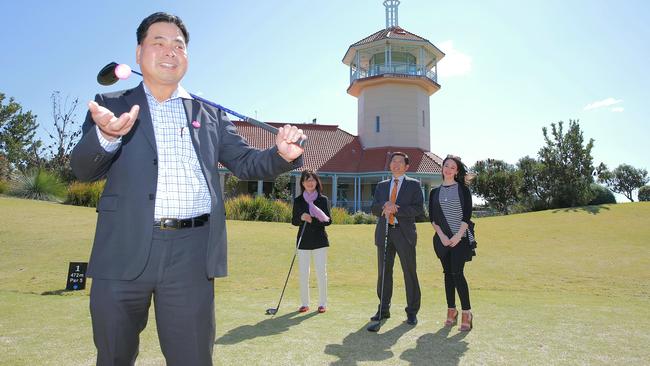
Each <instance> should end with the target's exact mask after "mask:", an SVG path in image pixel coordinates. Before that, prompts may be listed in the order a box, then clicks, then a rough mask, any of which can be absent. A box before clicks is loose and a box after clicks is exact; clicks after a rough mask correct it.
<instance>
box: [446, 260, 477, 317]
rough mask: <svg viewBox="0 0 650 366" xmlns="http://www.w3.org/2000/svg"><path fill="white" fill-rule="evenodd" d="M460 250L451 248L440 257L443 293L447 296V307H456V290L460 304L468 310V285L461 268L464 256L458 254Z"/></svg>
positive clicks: (463, 264) (463, 263)
mask: <svg viewBox="0 0 650 366" xmlns="http://www.w3.org/2000/svg"><path fill="white" fill-rule="evenodd" d="M460 253H461V251H460V250H455V248H452V249H451V250H449V251H447V254H445V256H444V257H442V258H440V263H442V269H443V271H444V273H445V295H446V296H447V307H448V308H455V307H456V291H458V297H460V305H461V307H462V309H463V310H470V309H471V308H472V307H471V306H470V303H469V287H468V286H467V280H466V279H465V274H464V273H463V269H464V268H465V258H464V257H463V256H462V255H460Z"/></svg>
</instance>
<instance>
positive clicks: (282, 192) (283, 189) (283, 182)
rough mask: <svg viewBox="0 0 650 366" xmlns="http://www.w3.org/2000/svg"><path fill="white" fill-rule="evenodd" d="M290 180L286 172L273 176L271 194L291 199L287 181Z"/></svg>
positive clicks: (278, 197)
mask: <svg viewBox="0 0 650 366" xmlns="http://www.w3.org/2000/svg"><path fill="white" fill-rule="evenodd" d="M290 182H291V175H289V174H288V173H284V174H280V175H278V176H277V178H275V181H274V182H273V194H272V196H273V197H274V198H277V199H281V200H285V201H287V200H291V191H290V189H289V183H290Z"/></svg>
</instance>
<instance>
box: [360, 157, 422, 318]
mask: <svg viewBox="0 0 650 366" xmlns="http://www.w3.org/2000/svg"><path fill="white" fill-rule="evenodd" d="M408 169H409V158H408V155H406V154H405V153H403V152H394V153H392V154H391V158H390V171H391V173H392V175H393V176H392V178H391V179H389V180H385V181H382V182H379V184H378V185H377V188H376V189H375V197H374V199H373V201H372V213H373V214H375V215H376V216H379V220H377V227H376V228H375V245H376V246H377V263H378V265H377V268H378V276H377V297H379V299H380V304H379V306H378V308H377V313H376V314H375V315H374V316H373V317H372V318H370V319H371V320H375V321H376V320H379V319H380V315H381V319H386V318H390V302H391V297H392V295H393V265H394V263H395V253H397V255H399V260H400V263H401V265H402V271H403V272H404V285H405V287H406V304H407V306H406V309H405V310H406V321H407V323H408V324H410V325H416V324H417V322H418V319H417V313H418V310H420V284H419V282H418V275H417V270H416V261H415V244H416V243H417V232H416V229H415V218H416V217H417V216H420V215H422V214H424V205H423V202H424V199H423V195H422V186H421V185H420V182H419V181H417V180H415V179H412V178H409V177H407V176H406V175H405V173H406V171H407V170H408ZM387 221H388V222H387ZM387 224H388V237H386V236H385V233H386V225H387ZM384 243H385V245H386V248H385V252H386V259H385V260H384ZM384 264H385V268H384ZM382 271H385V273H384V281H383V282H384V288H383V298H382V288H381V284H382Z"/></svg>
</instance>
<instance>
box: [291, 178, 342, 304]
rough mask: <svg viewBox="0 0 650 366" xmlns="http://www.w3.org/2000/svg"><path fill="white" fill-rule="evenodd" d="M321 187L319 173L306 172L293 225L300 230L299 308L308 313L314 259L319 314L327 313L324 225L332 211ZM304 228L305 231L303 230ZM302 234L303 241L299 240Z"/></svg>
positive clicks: (295, 209)
mask: <svg viewBox="0 0 650 366" xmlns="http://www.w3.org/2000/svg"><path fill="white" fill-rule="evenodd" d="M321 187H322V184H321V182H320V178H319V177H318V174H316V172H314V171H313V170H310V169H306V170H304V171H303V172H302V174H301V175H300V192H301V193H302V194H301V195H300V196H298V197H296V198H295V199H294V200H293V218H292V220H291V223H292V224H293V225H295V226H300V228H299V229H298V242H297V244H296V245H299V247H298V267H299V268H300V301H301V302H302V305H301V306H300V308H299V309H298V311H299V312H301V313H304V312H306V311H309V264H310V261H311V257H312V256H313V257H314V264H315V266H314V267H315V268H316V276H317V277H318V293H319V297H320V298H319V305H318V312H319V313H324V312H325V311H327V247H329V240H328V239H327V233H326V232H325V226H327V225H329V224H330V223H331V222H332V220H330V209H329V202H328V200H327V197H326V196H323V195H322V194H321ZM303 229H304V231H303ZM301 233H302V240H301V239H300V236H301Z"/></svg>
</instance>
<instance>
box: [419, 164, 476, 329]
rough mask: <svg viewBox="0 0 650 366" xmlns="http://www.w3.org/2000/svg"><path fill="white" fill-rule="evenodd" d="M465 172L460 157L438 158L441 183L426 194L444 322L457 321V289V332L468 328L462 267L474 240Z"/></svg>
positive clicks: (471, 250)
mask: <svg viewBox="0 0 650 366" xmlns="http://www.w3.org/2000/svg"><path fill="white" fill-rule="evenodd" d="M466 175H467V168H466V167H465V165H464V164H463V163H462V162H461V161H460V158H459V157H456V156H451V155H448V156H447V157H446V158H445V159H444V160H443V161H442V177H443V182H442V185H440V186H439V187H437V188H434V189H433V190H431V194H430V195H429V216H430V218H431V224H432V225H433V228H434V229H435V231H436V233H435V235H434V236H433V248H434V250H435V252H436V255H437V256H438V258H439V259H440V263H442V268H443V272H444V274H445V293H446V297H447V308H448V309H447V320H446V321H445V325H446V326H452V325H454V324H455V323H456V322H457V320H458V310H456V291H458V297H460V304H461V307H462V309H463V315H462V320H461V326H460V328H459V330H461V331H469V330H471V329H472V313H471V311H470V310H471V307H470V302H469V287H468V286H467V280H466V279H465V275H464V274H463V269H464V267H465V262H467V261H470V260H472V255H473V254H474V250H473V246H472V244H471V243H473V242H475V240H474V234H473V224H472V223H471V221H470V219H471V217H472V194H471V193H470V191H469V188H467V186H466V182H465V177H466ZM470 224H471V227H472V228H470Z"/></svg>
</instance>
